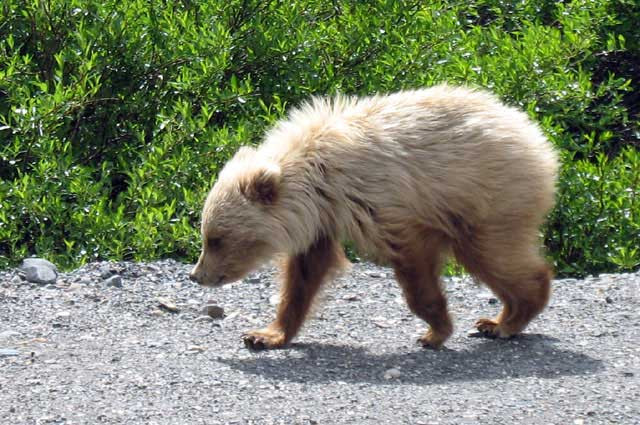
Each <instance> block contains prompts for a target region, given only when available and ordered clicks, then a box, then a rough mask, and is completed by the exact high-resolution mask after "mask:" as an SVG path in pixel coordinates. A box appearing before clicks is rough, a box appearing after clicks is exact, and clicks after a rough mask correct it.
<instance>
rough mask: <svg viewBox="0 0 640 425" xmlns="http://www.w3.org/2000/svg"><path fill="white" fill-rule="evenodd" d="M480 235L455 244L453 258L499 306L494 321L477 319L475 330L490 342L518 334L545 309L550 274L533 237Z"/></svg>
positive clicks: (497, 233) (525, 235) (501, 234)
mask: <svg viewBox="0 0 640 425" xmlns="http://www.w3.org/2000/svg"><path fill="white" fill-rule="evenodd" d="M491 235H492V236H490V237H486V236H483V235H482V233H478V234H477V235H475V236H476V237H474V239H473V240H465V241H461V242H460V241H458V242H457V243H456V244H455V245H454V254H455V256H456V258H457V260H458V261H459V262H460V263H462V264H463V265H464V266H465V268H466V269H467V271H469V272H470V273H471V274H473V275H475V276H476V277H478V278H479V279H480V280H481V281H482V282H484V283H485V284H486V285H487V286H489V288H490V289H491V290H492V291H493V292H494V293H495V294H496V296H497V297H498V298H500V300H501V301H502V303H503V310H502V312H501V313H500V314H499V315H498V317H496V318H495V319H493V320H492V319H484V318H483V319H479V320H478V321H477V322H476V327H477V328H478V330H479V331H480V332H482V333H483V334H485V335H486V336H488V337H490V338H495V337H499V338H509V337H511V336H513V335H515V334H517V333H519V332H520V331H522V330H523V329H524V328H525V327H526V326H527V325H528V324H529V322H530V321H531V320H532V319H533V318H534V317H536V316H537V315H538V314H539V313H540V312H541V311H542V310H543V309H544V307H545V306H546V305H547V301H548V300H549V294H550V291H551V278H552V273H551V269H550V268H549V266H548V265H547V264H546V263H545V261H544V259H543V258H542V257H541V255H540V253H539V252H538V246H537V236H535V235H533V232H532V234H531V235H527V234H521V233H519V232H517V231H513V232H508V231H504V230H502V231H501V232H495V231H494V232H492V233H491Z"/></svg>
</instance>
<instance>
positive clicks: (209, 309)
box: [200, 304, 224, 319]
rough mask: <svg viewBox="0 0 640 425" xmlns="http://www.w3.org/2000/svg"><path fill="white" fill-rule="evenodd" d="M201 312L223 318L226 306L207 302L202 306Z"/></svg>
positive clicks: (212, 316) (213, 317) (204, 314)
mask: <svg viewBox="0 0 640 425" xmlns="http://www.w3.org/2000/svg"><path fill="white" fill-rule="evenodd" d="M200 314H201V315H203V316H208V317H211V318H212V319H222V318H223V317H224V308H222V307H220V306H219V305H215V304H207V305H205V306H204V307H203V308H202V311H200Z"/></svg>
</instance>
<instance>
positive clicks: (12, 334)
mask: <svg viewBox="0 0 640 425" xmlns="http://www.w3.org/2000/svg"><path fill="white" fill-rule="evenodd" d="M20 335H21V334H20V332H16V331H4V332H0V341H1V340H5V339H11V338H16V337H19V336H20Z"/></svg>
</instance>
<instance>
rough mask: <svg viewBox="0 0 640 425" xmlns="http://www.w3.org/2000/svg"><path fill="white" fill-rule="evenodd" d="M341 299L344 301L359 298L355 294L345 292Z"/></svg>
mask: <svg viewBox="0 0 640 425" xmlns="http://www.w3.org/2000/svg"><path fill="white" fill-rule="evenodd" d="M342 299H343V300H345V301H358V300H359V299H360V298H359V297H358V296H357V295H356V294H347V295H345V296H344V297H343V298H342Z"/></svg>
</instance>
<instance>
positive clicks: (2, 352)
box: [0, 348, 20, 358]
mask: <svg viewBox="0 0 640 425" xmlns="http://www.w3.org/2000/svg"><path fill="white" fill-rule="evenodd" d="M19 355H20V351H18V350H14V349H13V348H0V358H2V357H13V356H19Z"/></svg>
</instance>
